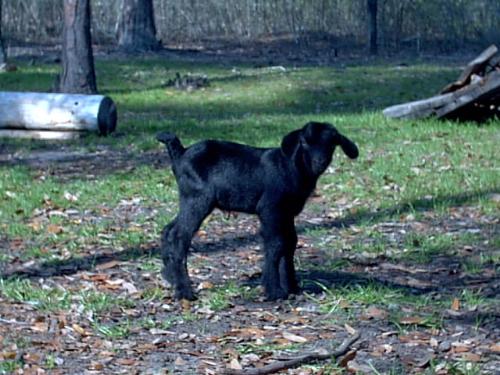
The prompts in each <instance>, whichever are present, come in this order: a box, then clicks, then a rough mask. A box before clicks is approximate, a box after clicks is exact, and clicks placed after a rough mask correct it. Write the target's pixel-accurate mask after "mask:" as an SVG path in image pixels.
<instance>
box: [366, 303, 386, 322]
mask: <svg viewBox="0 0 500 375" xmlns="http://www.w3.org/2000/svg"><path fill="white" fill-rule="evenodd" d="M387 315H388V314H387V311H385V310H381V309H379V308H377V307H375V306H370V307H368V308H367V309H366V310H365V313H364V314H363V317H364V318H365V319H384V318H386V317H387Z"/></svg>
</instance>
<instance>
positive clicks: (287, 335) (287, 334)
mask: <svg viewBox="0 0 500 375" xmlns="http://www.w3.org/2000/svg"><path fill="white" fill-rule="evenodd" d="M283 337H284V338H285V339H287V340H288V341H291V342H296V343H304V342H307V339H306V338H305V337H302V336H298V335H294V334H293V333H290V332H286V331H285V332H283Z"/></svg>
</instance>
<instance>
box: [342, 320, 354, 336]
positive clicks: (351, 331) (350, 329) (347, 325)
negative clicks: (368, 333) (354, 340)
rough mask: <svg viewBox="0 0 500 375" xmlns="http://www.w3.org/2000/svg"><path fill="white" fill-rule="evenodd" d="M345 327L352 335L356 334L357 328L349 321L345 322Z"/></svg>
mask: <svg viewBox="0 0 500 375" xmlns="http://www.w3.org/2000/svg"><path fill="white" fill-rule="evenodd" d="M344 328H345V330H346V331H347V332H348V333H349V334H350V335H354V334H355V333H356V330H355V329H354V328H352V327H351V326H350V325H349V324H347V323H346V324H344Z"/></svg>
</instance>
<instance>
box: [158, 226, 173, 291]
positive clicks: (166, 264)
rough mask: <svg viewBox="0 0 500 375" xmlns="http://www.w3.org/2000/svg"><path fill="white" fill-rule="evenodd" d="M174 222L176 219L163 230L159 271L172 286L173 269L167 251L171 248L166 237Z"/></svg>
mask: <svg viewBox="0 0 500 375" xmlns="http://www.w3.org/2000/svg"><path fill="white" fill-rule="evenodd" d="M176 222H177V218H175V219H174V220H172V221H171V222H170V223H169V224H167V225H166V226H165V227H164V228H163V230H162V232H161V240H160V252H161V257H162V260H163V269H162V271H161V274H162V276H163V278H164V279H165V280H166V281H167V282H168V283H169V284H171V285H174V283H175V280H176V279H175V278H174V269H175V267H173V259H172V256H171V252H170V251H169V249H171V246H170V245H169V237H168V236H169V233H170V231H171V230H172V228H173V227H174V226H175V224H176Z"/></svg>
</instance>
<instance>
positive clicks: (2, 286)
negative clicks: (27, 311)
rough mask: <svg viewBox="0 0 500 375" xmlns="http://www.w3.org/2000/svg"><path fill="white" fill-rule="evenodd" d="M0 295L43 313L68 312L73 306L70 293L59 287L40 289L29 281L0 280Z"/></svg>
mask: <svg viewBox="0 0 500 375" xmlns="http://www.w3.org/2000/svg"><path fill="white" fill-rule="evenodd" d="M0 294H1V295H3V296H4V297H6V298H8V299H10V300H13V301H16V302H23V303H27V304H30V305H32V306H34V307H35V308H37V309H39V310H42V311H57V310H66V309H68V308H69V307H70V304H71V294H70V293H69V292H68V291H66V290H64V289H62V288H58V287H49V286H43V287H39V286H36V285H35V284H34V283H32V282H30V281H29V280H19V279H13V280H5V279H1V278H0Z"/></svg>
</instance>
